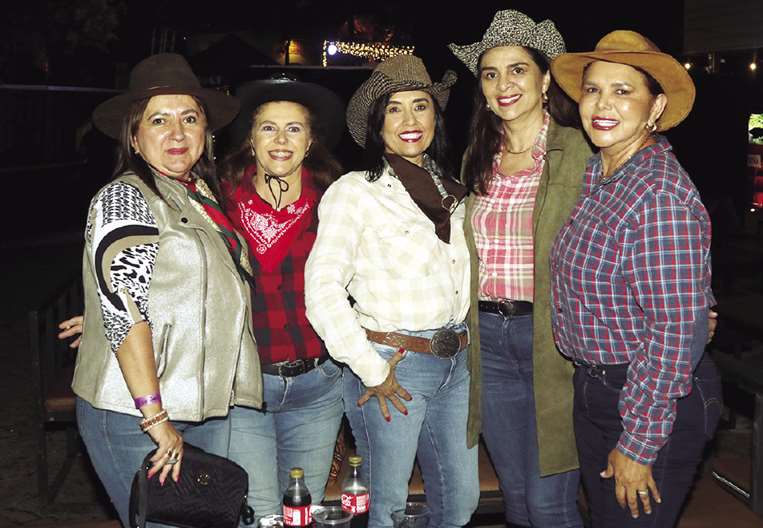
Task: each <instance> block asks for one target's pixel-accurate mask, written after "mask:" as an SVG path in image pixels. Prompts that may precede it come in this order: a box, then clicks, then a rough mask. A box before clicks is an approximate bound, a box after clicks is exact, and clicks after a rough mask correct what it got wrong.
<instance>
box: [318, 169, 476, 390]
mask: <svg viewBox="0 0 763 528" xmlns="http://www.w3.org/2000/svg"><path fill="white" fill-rule="evenodd" d="M318 219H319V223H318V236H317V239H316V241H315V245H314V246H313V249H312V251H311V253H310V257H309V258H308V260H307V267H306V269H305V300H306V305H307V317H308V319H309V320H310V323H312V325H313V327H314V328H315V330H316V331H317V332H318V334H319V335H320V336H321V337H322V338H323V340H324V342H325V343H326V347H327V348H328V351H329V353H330V354H331V356H332V357H333V358H334V359H336V360H337V361H340V362H342V363H345V364H347V365H348V366H349V367H350V368H351V369H352V370H353V372H355V374H356V375H357V376H358V377H360V379H361V380H362V381H363V383H364V384H365V385H366V386H368V387H372V386H375V385H379V384H380V383H382V382H383V381H384V380H385V378H386V377H387V374H388V373H389V367H388V366H387V362H386V360H385V359H384V358H383V357H382V356H380V355H379V354H378V353H377V352H376V350H375V349H374V347H373V346H372V345H371V343H369V341H368V339H367V338H366V334H365V332H364V331H363V328H368V329H370V330H377V331H381V332H389V331H396V330H431V329H436V328H440V327H442V326H445V325H447V324H448V323H460V322H462V321H463V320H464V318H465V317H466V312H467V311H468V308H469V254H468V251H467V248H466V240H465V238H464V230H463V222H464V203H463V202H462V203H461V204H460V205H459V206H458V208H457V209H456V211H455V212H454V213H453V216H452V217H451V220H450V225H451V234H450V244H446V243H444V242H442V241H441V240H440V239H439V238H438V237H437V235H436V234H435V230H434V225H433V224H432V222H431V221H430V220H429V219H428V218H427V217H426V216H425V215H424V213H422V212H421V210H420V209H419V208H418V206H417V205H416V204H415V203H414V202H413V200H412V199H411V197H410V196H409V194H408V192H407V191H406V190H405V188H404V187H403V184H402V183H400V181H399V180H398V179H397V178H395V177H394V176H392V175H391V174H390V172H389V171H388V170H387V171H385V172H384V173H383V174H382V176H381V177H380V178H379V179H378V180H377V181H375V182H369V181H368V180H366V173H365V172H350V173H348V174H345V175H344V176H342V178H340V179H339V180H338V181H337V182H335V183H334V184H333V185H332V186H331V187H329V189H328V190H327V191H326V193H325V194H324V196H323V198H322V199H321V202H320V206H319V208H318ZM348 295H350V296H352V298H353V299H355V304H354V305H353V306H350V302H349V300H348Z"/></svg>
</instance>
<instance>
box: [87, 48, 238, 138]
mask: <svg viewBox="0 0 763 528" xmlns="http://www.w3.org/2000/svg"><path fill="white" fill-rule="evenodd" d="M155 95H193V96H195V97H197V98H199V99H200V100H201V101H202V102H203V103H204V106H205V107H206V114H207V123H208V127H209V129H210V130H217V129H219V128H222V127H224V126H225V125H227V124H228V123H230V122H231V121H232V120H233V118H234V117H236V114H237V113H238V107H239V103H238V100H237V99H236V98H234V97H231V96H230V95H227V94H225V93H223V92H219V91H217V90H212V89H210V88H202V86H201V83H200V82H199V79H198V78H197V77H196V75H194V73H193V71H192V70H191V66H189V64H188V62H187V61H186V60H185V58H183V57H182V56H181V55H178V54H176V53H157V54H156V55H151V56H150V57H147V58H145V59H143V60H142V61H140V62H139V63H138V64H136V65H135V67H134V68H133V69H132V71H131V72H130V81H129V83H128V85H127V91H126V92H124V93H122V94H119V95H117V96H116V97H112V98H111V99H108V100H106V101H104V102H102V103H101V104H99V105H98V106H97V107H96V109H95V110H94V111H93V122H94V123H95V126H96V127H98V129H99V130H100V131H101V132H103V133H104V134H106V135H108V136H111V137H113V138H115V139H119V134H120V130H121V128H122V121H123V120H124V118H125V116H126V115H127V112H128V111H129V110H130V105H131V104H132V103H133V102H135V101H138V100H140V99H145V98H147V97H153V96H155Z"/></svg>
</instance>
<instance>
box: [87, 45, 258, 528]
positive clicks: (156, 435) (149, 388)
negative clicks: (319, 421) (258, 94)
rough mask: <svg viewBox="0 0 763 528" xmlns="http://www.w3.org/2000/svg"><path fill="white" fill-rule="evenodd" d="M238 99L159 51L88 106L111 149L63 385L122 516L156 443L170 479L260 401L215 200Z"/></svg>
mask: <svg viewBox="0 0 763 528" xmlns="http://www.w3.org/2000/svg"><path fill="white" fill-rule="evenodd" d="M237 111H238V102H237V101H236V100H235V99H234V98H232V97H229V96H227V95H225V94H222V93H219V92H216V91H214V90H208V89H204V88H202V87H201V86H200V84H199V81H198V79H197V78H196V76H195V75H194V74H193V72H192V71H191V69H190V67H189V66H188V63H187V62H186V61H185V59H183V58H182V57H181V56H180V55H175V54H159V55H154V56H151V57H149V58H147V59H145V60H143V61H142V62H140V63H138V64H137V65H136V66H135V68H134V69H133V70H132V72H131V74H130V84H129V87H128V90H127V91H126V92H125V93H124V94H121V95H119V96H117V97H114V98H112V99H109V100H108V101H106V102H104V103H102V104H101V105H100V106H98V108H96V110H95V112H94V113H93V120H94V122H95V125H96V126H97V127H98V128H99V129H100V130H101V131H103V132H104V133H106V134H107V135H109V136H111V137H113V138H115V139H117V140H118V141H119V142H120V151H119V161H118V165H117V168H116V171H115V174H116V178H115V179H114V181H112V182H111V183H109V184H108V185H106V186H105V187H104V188H103V189H101V190H100V191H99V192H98V193H97V194H96V196H95V197H94V198H93V200H92V202H91V205H90V210H89V212H88V221H87V227H86V231H85V251H84V256H83V283H84V289H85V317H84V325H83V326H84V331H83V334H82V341H81V344H80V347H79V353H78V355H77V364H76V368H75V373H74V382H73V385H72V386H73V389H74V392H75V393H76V395H77V422H78V426H79V430H80V434H81V435H82V439H83V440H84V442H85V445H86V446H87V449H88V454H89V455H90V458H91V460H92V462H93V466H94V467H95V470H96V472H97V473H98V476H99V478H100V479H101V482H102V483H103V485H104V487H105V488H106V491H107V492H108V494H109V497H110V498H111V501H112V503H113V504H114V507H115V508H116V510H117V512H118V513H119V517H120V520H121V521H122V523H123V524H124V525H125V526H130V522H129V520H128V499H129V490H130V483H131V481H132V478H133V475H134V474H135V470H136V469H137V468H138V467H140V464H141V462H142V460H143V457H145V456H146V454H147V453H148V452H149V451H150V450H151V449H152V448H156V454H155V456H154V457H153V459H152V462H153V467H152V468H151V470H150V472H149V477H154V478H158V479H159V480H160V481H161V482H162V483H164V482H165V479H168V478H172V479H175V480H177V478H178V477H179V475H180V471H181V470H182V468H181V465H182V460H183V442H184V441H188V442H190V443H191V444H194V445H196V446H198V447H201V448H202V449H205V450H207V451H209V452H212V453H216V454H220V455H223V456H225V455H227V452H228V442H229V433H230V424H229V422H228V420H227V419H226V416H227V414H228V411H229V409H230V407H231V406H232V405H233V404H237V405H247V406H253V407H259V406H260V405H261V401H262V400H261V391H262V388H261V377H260V369H259V361H258V357H257V352H256V348H255V345H254V340H253V338H252V328H251V317H250V315H249V314H250V310H251V309H250V308H249V284H248V281H249V279H250V274H251V270H250V268H249V266H248V261H247V253H246V251H245V244H243V243H242V241H241V240H240V239H239V238H238V236H237V235H236V233H235V231H234V229H233V226H232V224H231V223H230V221H229V220H228V219H227V218H226V217H225V215H224V214H223V212H222V209H221V208H220V206H219V205H218V201H217V196H216V195H217V192H216V188H217V185H216V180H215V177H214V170H213V161H212V160H213V158H212V151H211V147H212V139H211V133H212V131H213V130H215V129H218V128H220V127H222V126H224V125H225V124H227V123H228V122H229V121H231V120H232V119H233V118H234V117H235V115H236V112H237ZM144 433H145V434H144Z"/></svg>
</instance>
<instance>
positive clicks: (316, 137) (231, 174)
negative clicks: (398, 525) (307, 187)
mask: <svg viewBox="0 0 763 528" xmlns="http://www.w3.org/2000/svg"><path fill="white" fill-rule="evenodd" d="M291 102H293V101H291ZM266 104H267V103H266ZM295 104H299V103H295ZM263 106H264V105H260V106H258V107H257V108H256V109H255V110H254V112H253V113H252V121H251V123H254V122H255V121H256V119H257V115H258V114H259V112H260V111H261V109H262V107H263ZM303 108H305V110H306V111H307V116H308V117H307V121H308V123H307V125H308V127H309V129H310V138H311V140H312V143H311V145H310V149H309V150H308V152H307V155H306V156H305V159H304V161H303V162H302V166H303V167H305V168H306V169H307V170H309V171H310V173H311V174H312V178H313V182H314V183H315V185H316V186H317V187H318V189H319V190H325V189H327V188H328V186H329V185H331V184H332V183H333V182H334V181H336V179H337V178H339V176H340V175H341V174H342V172H343V171H342V165H341V164H340V163H339V162H338V161H337V160H336V159H335V158H334V156H332V155H331V152H329V150H328V149H327V148H326V147H325V145H324V144H323V141H322V138H323V136H324V134H323V130H322V129H321V124H320V123H319V122H318V120H317V119H316V118H315V114H314V113H313V112H312V111H311V110H310V109H309V108H307V107H305V106H303ZM250 138H251V125H250V133H249V134H248V135H247V136H246V137H245V138H244V139H243V140H242V141H241V143H240V144H239V145H236V146H235V147H234V148H233V150H232V151H231V152H229V153H228V154H227V155H226V156H225V157H224V158H223V160H222V161H221V162H220V177H221V179H222V180H223V181H225V182H227V183H229V184H230V185H231V188H233V189H235V188H236V187H237V186H238V185H239V183H241V179H242V178H243V177H244V173H245V172H246V169H247V167H249V166H251V165H253V164H255V163H257V159H256V158H255V156H254V152H253V151H252V145H251V143H250Z"/></svg>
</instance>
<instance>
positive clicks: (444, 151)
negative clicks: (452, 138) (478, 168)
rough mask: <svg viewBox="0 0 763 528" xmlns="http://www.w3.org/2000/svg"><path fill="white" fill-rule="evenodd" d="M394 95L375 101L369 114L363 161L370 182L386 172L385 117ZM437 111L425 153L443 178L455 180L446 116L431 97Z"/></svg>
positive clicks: (384, 96)
mask: <svg viewBox="0 0 763 528" xmlns="http://www.w3.org/2000/svg"><path fill="white" fill-rule="evenodd" d="M391 96H392V94H387V95H383V96H381V97H379V98H378V99H377V100H376V101H374V104H373V106H372V107H371V111H370V112H369V114H368V125H367V128H366V147H365V149H364V151H363V161H364V164H365V167H364V168H365V170H366V171H367V172H368V174H367V176H366V178H367V179H368V181H372V182H373V181H376V180H378V179H379V178H380V177H381V175H382V172H384V152H385V148H384V138H383V137H382V129H383V128H384V117H385V115H386V110H387V105H388V104H389V100H390V97H391ZM430 98H431V99H432V103H433V104H434V110H435V129H434V137H433V138H432V143H431V144H430V145H429V147H428V148H427V149H426V151H425V153H426V154H427V155H428V156H429V157H430V158H432V160H433V161H434V162H435V163H436V164H437V166H438V167H439V168H440V170H441V171H442V174H443V176H445V177H447V178H451V179H454V172H453V164H452V163H451V162H450V159H449V158H448V138H447V134H446V131H445V116H444V115H443V112H442V109H441V108H440V105H439V104H438V103H437V101H436V100H435V98H434V97H431V96H430Z"/></svg>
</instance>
